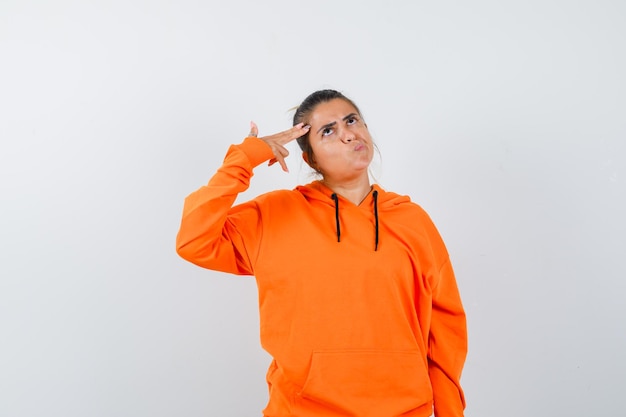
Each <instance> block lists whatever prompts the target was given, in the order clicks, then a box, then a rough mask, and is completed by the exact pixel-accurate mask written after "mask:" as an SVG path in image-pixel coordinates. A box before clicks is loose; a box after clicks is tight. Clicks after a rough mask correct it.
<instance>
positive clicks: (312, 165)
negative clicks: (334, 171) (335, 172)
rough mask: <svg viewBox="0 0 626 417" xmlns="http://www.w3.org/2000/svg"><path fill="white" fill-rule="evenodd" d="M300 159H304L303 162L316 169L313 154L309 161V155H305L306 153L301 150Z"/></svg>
mask: <svg viewBox="0 0 626 417" xmlns="http://www.w3.org/2000/svg"><path fill="white" fill-rule="evenodd" d="M302 159H304V162H306V163H307V165H308V166H310V167H311V168H313V169H317V168H315V156H313V160H312V161H309V156H308V155H307V153H306V152H302Z"/></svg>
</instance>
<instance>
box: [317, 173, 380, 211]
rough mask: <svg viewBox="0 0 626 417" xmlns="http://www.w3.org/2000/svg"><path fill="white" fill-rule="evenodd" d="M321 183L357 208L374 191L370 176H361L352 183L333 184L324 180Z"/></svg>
mask: <svg viewBox="0 0 626 417" xmlns="http://www.w3.org/2000/svg"><path fill="white" fill-rule="evenodd" d="M321 182H322V184H324V185H325V186H327V187H328V188H330V189H331V190H333V191H334V192H335V193H337V194H339V195H340V196H342V197H343V198H345V199H347V200H348V201H351V202H352V203H354V204H355V205H357V206H358V205H359V204H361V202H362V201H363V200H364V199H365V197H367V195H368V194H369V192H370V191H371V189H372V186H371V184H370V180H369V177H368V176H361V177H360V178H357V179H354V180H352V181H341V182H333V181H332V180H329V179H327V178H324V179H323V180H322V181H321Z"/></svg>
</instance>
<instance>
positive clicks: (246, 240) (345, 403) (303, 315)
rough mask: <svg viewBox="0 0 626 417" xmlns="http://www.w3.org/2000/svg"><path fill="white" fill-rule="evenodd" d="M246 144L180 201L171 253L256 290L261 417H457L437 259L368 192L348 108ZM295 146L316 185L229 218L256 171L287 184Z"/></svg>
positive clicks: (447, 290) (460, 404)
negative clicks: (249, 279)
mask: <svg viewBox="0 0 626 417" xmlns="http://www.w3.org/2000/svg"><path fill="white" fill-rule="evenodd" d="M256 136H257V128H256V126H255V125H254V124H252V127H251V132H250V134H249V136H248V137H247V138H246V139H245V140H244V141H243V143H241V144H239V145H233V146H231V147H230V149H229V150H228V153H227V154H226V158H225V160H224V163H223V165H222V166H221V167H220V168H219V169H218V170H217V173H216V174H215V175H214V176H213V178H211V180H210V181H209V183H208V184H207V185H206V186H204V187H202V188H200V189H199V190H197V191H196V192H194V193H192V194H191V195H189V196H188V197H187V198H186V200H185V205H184V210H183V218H182V223H181V227H180V231H179V233H178V237H177V251H178V253H179V254H180V256H182V257H183V258H184V259H186V260H188V261H190V262H193V263H194V264H196V265H199V266H202V267H205V268H209V269H213V270H217V271H224V272H229V273H233V274H241V275H254V276H255V277H256V280H257V285H258V290H259V308H260V321H261V323H260V324H261V343H262V345H263V348H264V349H265V350H266V351H267V352H269V354H270V355H272V357H273V359H274V360H273V361H272V363H271V365H270V367H269V370H268V373H267V382H268V385H269V403H268V405H267V407H266V408H265V410H264V416H266V417H283V416H298V417H309V416H310V417H313V416H315V417H319V416H358V417H367V416H371V417H396V416H403V417H413V416H415V417H426V416H430V415H432V414H433V411H434V413H435V415H436V416H437V417H452V416H462V415H463V410H464V407H465V400H464V397H463V391H462V390H461V386H460V384H459V380H460V377H461V371H462V368H463V364H464V361H465V356H466V351H467V334H466V324H465V313H464V310H463V307H462V304H461V300H460V297H459V293H458V289H457V285H456V281H455V278H454V273H453V270H452V266H451V264H450V259H449V257H448V253H447V251H446V248H445V245H444V243H443V241H442V240H441V237H440V235H439V233H438V232H437V229H436V228H435V226H434V225H433V223H432V222H431V220H430V218H429V217H428V215H427V214H426V213H425V212H424V210H422V209H421V208H420V207H419V206H418V205H416V204H414V203H412V202H411V201H410V199H409V198H408V197H406V196H401V195H398V194H394V193H391V192H387V191H384V190H383V189H382V188H380V187H379V186H378V185H376V184H374V185H372V184H371V183H370V179H369V175H368V167H369V165H370V162H371V161H372V157H373V153H374V145H373V142H372V138H371V136H370V134H369V131H368V128H367V125H366V124H365V122H364V120H363V117H362V116H361V112H360V111H359V109H358V107H357V106H356V105H355V104H354V103H353V102H352V101H351V100H349V99H348V98H347V97H345V96H344V95H342V94H341V93H339V92H337V91H334V90H322V91H317V92H315V93H313V94H311V95H310V96H309V97H307V98H306V99H305V100H304V101H303V102H302V104H301V105H300V106H299V107H298V109H297V110H296V113H295V115H294V126H293V127H292V128H291V129H289V130H286V131H284V132H281V133H278V134H275V135H271V136H265V137H261V138H257V137H256ZM294 139H297V141H298V144H299V145H300V147H301V149H302V151H303V158H304V159H305V161H306V162H307V163H308V164H309V165H310V166H311V167H312V168H313V169H314V170H315V171H316V172H317V173H318V174H319V175H320V177H321V179H320V180H318V181H314V182H312V183H310V184H307V185H303V186H299V187H296V188H295V189H294V190H279V191H273V192H270V193H267V194H264V195H261V196H259V197H257V198H255V199H253V200H251V201H249V202H246V203H243V204H240V205H236V206H234V207H233V203H234V201H235V198H236V197H237V195H238V193H240V192H242V191H244V190H246V189H247V188H248V186H249V183H250V178H251V177H252V171H253V169H254V168H255V167H256V166H258V165H260V164H262V163H264V162H267V161H269V164H270V165H272V164H273V163H276V162H277V163H279V164H280V165H281V166H282V168H283V170H285V171H286V170H287V165H286V163H285V158H286V157H287V155H288V153H289V152H288V151H287V149H286V148H285V147H284V145H286V144H287V143H289V142H291V141H293V140H294Z"/></svg>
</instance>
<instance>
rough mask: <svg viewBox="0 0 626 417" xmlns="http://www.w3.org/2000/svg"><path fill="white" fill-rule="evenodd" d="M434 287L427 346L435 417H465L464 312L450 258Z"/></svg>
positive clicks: (465, 328)
mask: <svg viewBox="0 0 626 417" xmlns="http://www.w3.org/2000/svg"><path fill="white" fill-rule="evenodd" d="M438 278H439V279H438V282H436V283H435V286H434V287H433V312H432V320H431V326H430V335H429V343H428V345H429V346H428V351H429V352H428V359H429V366H428V372H429V375H430V381H431V385H432V387H433V395H434V402H435V417H462V416H463V410H464V409H465V397H464V395H463V390H462V389H461V385H460V379H461V371H462V370H463V365H464V363H465V357H466V355H467V327H466V320H465V311H464V310H463V305H462V303H461V297H460V295H459V290H458V288H457V284H456V279H455V277H454V272H453V270H452V265H451V264H450V260H449V259H448V260H447V261H446V262H445V263H444V265H443V266H442V267H441V269H440V272H439V277H438Z"/></svg>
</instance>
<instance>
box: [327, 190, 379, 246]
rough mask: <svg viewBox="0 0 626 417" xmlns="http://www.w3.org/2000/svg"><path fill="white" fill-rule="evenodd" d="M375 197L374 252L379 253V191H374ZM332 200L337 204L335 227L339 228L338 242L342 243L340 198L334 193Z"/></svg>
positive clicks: (373, 195)
mask: <svg viewBox="0 0 626 417" xmlns="http://www.w3.org/2000/svg"><path fill="white" fill-rule="evenodd" d="M372 197H374V221H375V237H374V251H378V191H376V190H374V192H373V193H372ZM330 198H332V199H333V201H334V202H335V225H336V228H337V242H341V227H340V225H339V197H338V196H337V194H336V193H333V194H332V195H331V196H330Z"/></svg>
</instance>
